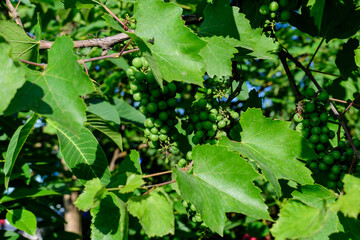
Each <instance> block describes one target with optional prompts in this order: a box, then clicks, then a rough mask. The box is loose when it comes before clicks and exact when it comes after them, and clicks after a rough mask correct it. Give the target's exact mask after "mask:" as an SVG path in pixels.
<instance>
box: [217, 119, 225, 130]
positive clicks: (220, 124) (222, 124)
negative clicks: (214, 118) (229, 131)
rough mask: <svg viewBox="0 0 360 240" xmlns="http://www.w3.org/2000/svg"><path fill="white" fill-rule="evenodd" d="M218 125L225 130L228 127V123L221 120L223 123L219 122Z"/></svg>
mask: <svg viewBox="0 0 360 240" xmlns="http://www.w3.org/2000/svg"><path fill="white" fill-rule="evenodd" d="M217 125H218V127H219V128H224V127H225V126H226V122H225V121H224V120H221V121H219V122H218V124H217Z"/></svg>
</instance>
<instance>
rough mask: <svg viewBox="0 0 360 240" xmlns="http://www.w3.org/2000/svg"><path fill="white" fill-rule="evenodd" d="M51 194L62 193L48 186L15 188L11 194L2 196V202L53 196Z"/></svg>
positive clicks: (0, 199) (0, 201)
mask: <svg viewBox="0 0 360 240" xmlns="http://www.w3.org/2000/svg"><path fill="white" fill-rule="evenodd" d="M51 195H61V194H60V193H58V192H55V191H53V190H50V189H46V188H35V187H32V188H31V189H29V188H15V190H14V191H13V192H12V193H11V194H10V195H7V196H6V195H5V196H3V197H2V198H0V203H5V202H11V201H15V200H19V199H23V198H38V197H44V196H51Z"/></svg>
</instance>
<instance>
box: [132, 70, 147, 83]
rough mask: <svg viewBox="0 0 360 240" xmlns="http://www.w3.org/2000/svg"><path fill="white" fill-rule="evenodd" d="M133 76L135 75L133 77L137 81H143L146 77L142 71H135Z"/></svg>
mask: <svg viewBox="0 0 360 240" xmlns="http://www.w3.org/2000/svg"><path fill="white" fill-rule="evenodd" d="M134 76H135V79H136V80H137V81H139V82H141V81H144V80H145V78H146V75H145V73H143V72H136V73H135V75H134Z"/></svg>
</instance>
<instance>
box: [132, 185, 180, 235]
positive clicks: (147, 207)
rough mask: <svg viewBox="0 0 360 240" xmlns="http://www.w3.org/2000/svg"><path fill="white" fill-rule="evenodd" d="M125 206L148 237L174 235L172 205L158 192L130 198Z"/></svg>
mask: <svg viewBox="0 0 360 240" xmlns="http://www.w3.org/2000/svg"><path fill="white" fill-rule="evenodd" d="M127 205H128V211H129V213H130V214H131V215H133V216H135V217H137V218H138V219H139V221H140V224H141V226H142V227H143V229H144V231H145V233H146V234H147V235H148V236H149V237H154V236H158V237H162V236H164V235H167V234H169V233H171V234H174V230H175V218H174V213H173V206H172V203H171V202H169V201H168V199H167V198H166V197H165V196H163V195H162V194H160V193H159V192H158V191H152V192H150V193H149V194H146V195H142V196H134V197H131V198H130V199H129V200H128V201H127Z"/></svg>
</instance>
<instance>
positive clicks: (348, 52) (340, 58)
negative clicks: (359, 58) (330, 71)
mask: <svg viewBox="0 0 360 240" xmlns="http://www.w3.org/2000/svg"><path fill="white" fill-rule="evenodd" d="M358 47H359V40H357V39H353V38H350V39H349V40H348V41H347V42H346V43H344V44H343V46H342V49H341V50H340V51H339V52H338V54H337V55H336V60H335V63H336V66H337V67H338V68H339V70H340V73H341V75H342V76H343V77H344V78H347V77H349V76H350V75H351V73H352V71H355V70H356V69H358V66H357V65H356V62H355V50H356V49H357V48H358Z"/></svg>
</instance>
